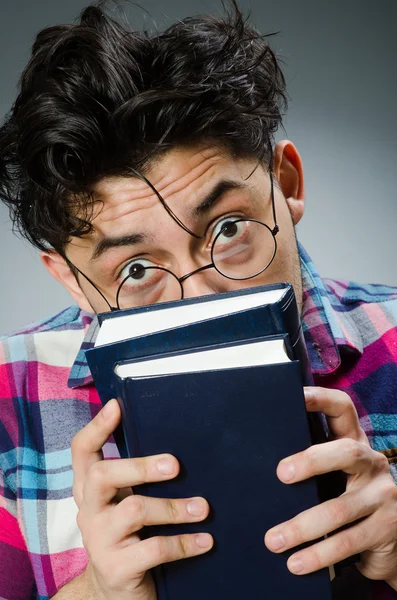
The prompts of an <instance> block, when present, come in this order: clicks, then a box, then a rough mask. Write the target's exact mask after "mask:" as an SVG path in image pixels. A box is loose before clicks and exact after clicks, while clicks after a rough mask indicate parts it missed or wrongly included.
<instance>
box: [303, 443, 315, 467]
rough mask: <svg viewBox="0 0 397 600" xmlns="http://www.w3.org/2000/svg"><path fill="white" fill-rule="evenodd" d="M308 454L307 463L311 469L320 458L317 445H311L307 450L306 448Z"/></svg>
mask: <svg viewBox="0 0 397 600" xmlns="http://www.w3.org/2000/svg"><path fill="white" fill-rule="evenodd" d="M305 454H306V463H307V466H308V468H309V469H311V470H312V469H315V468H316V465H317V460H318V451H317V446H310V447H309V448H308V449H307V450H305Z"/></svg>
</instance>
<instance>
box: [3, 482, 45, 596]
mask: <svg viewBox="0 0 397 600" xmlns="http://www.w3.org/2000/svg"><path fill="white" fill-rule="evenodd" d="M0 491H1V496H0V598H1V599H2V600H3V599H4V600H33V599H34V598H36V597H37V594H36V585H35V581H34V576H33V570H32V565H31V563H30V559H29V554H28V550H27V548H26V543H25V540H24V538H23V536H22V533H21V530H20V528H19V524H18V520H17V518H16V516H15V515H14V514H12V513H11V512H10V509H11V510H12V511H13V512H14V511H15V510H16V501H15V500H12V499H11V496H12V493H10V491H9V490H7V489H6V487H5V484H4V476H3V473H2V472H1V471H0ZM6 506H7V508H6Z"/></svg>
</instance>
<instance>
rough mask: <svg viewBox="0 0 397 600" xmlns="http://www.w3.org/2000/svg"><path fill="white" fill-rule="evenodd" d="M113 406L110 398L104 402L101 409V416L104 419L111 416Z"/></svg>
mask: <svg viewBox="0 0 397 600" xmlns="http://www.w3.org/2000/svg"><path fill="white" fill-rule="evenodd" d="M114 408H115V407H114V402H113V401H112V400H109V402H106V404H105V406H104V407H103V409H102V416H103V418H104V419H105V420H106V421H107V420H108V419H110V418H111V417H112V416H113V414H114Z"/></svg>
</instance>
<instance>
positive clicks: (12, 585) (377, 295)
mask: <svg viewBox="0 0 397 600" xmlns="http://www.w3.org/2000/svg"><path fill="white" fill-rule="evenodd" d="M300 251H301V265H302V275H303V282H304V304H303V313H302V318H303V327H304V332H305V337H306V341H307V348H308V352H309V357H310V361H311V365H312V369H313V373H314V376H315V381H316V383H317V384H318V385H322V386H325V387H329V388H338V389H341V390H344V391H345V392H347V393H348V394H349V396H350V397H351V398H352V400H353V402H354V404H355V406H356V408H357V411H358V414H359V417H360V422H361V426H362V427H363V429H364V430H365V432H366V434H367V436H368V438H369V440H370V443H371V445H372V447H373V448H374V449H376V450H380V451H382V452H384V453H386V455H387V456H388V457H389V460H390V463H391V470H392V473H393V475H394V476H395V477H396V479H397V469H395V467H397V448H396V446H397V414H394V413H395V409H394V403H395V402H396V400H397V391H396V383H397V289H393V288H390V287H385V286H382V285H367V286H360V285H357V284H355V283H352V282H342V281H331V280H321V279H320V278H319V276H318V275H317V272H316V270H315V268H314V265H313V264H312V262H311V261H310V258H309V257H308V256H307V254H306V253H305V251H304V250H303V249H302V248H301V249H300ZM96 330H97V324H96V319H94V318H93V315H90V314H88V313H84V312H82V311H80V310H79V309H78V308H77V307H71V308H69V309H67V310H65V311H63V312H62V313H60V314H58V315H56V316H55V317H52V318H51V319H49V320H47V321H44V322H42V323H39V324H36V325H33V326H31V327H29V328H28V329H25V330H24V331H21V332H19V333H16V334H15V335H12V336H9V337H6V338H3V339H2V341H1V342H0V598H1V599H6V600H29V599H33V598H38V599H40V600H45V599H47V598H50V597H52V596H53V595H54V594H55V593H56V592H57V591H58V590H59V589H60V588H61V587H62V586H63V585H65V584H66V583H67V582H68V581H70V580H71V579H73V578H74V577H76V576H77V575H78V574H80V573H81V572H82V571H83V570H84V568H85V566H86V563H87V556H86V552H85V550H84V547H83V544H82V539H81V535H80V532H79V529H78V527H77V524H76V514H77V508H76V505H75V503H74V500H73V496H72V480H73V473H72V466H71V451H70V442H71V439H72V437H73V436H74V435H75V434H76V433H77V432H78V431H79V430H80V429H81V428H82V427H84V426H85V425H86V424H87V423H88V422H89V421H90V420H91V419H92V418H93V417H94V415H95V414H97V412H98V410H99V409H100V401H99V398H98V395H97V393H96V390H95V388H94V386H93V383H92V379H91V376H90V373H89V370H88V367H87V363H86V361H85V354H84V351H85V350H86V349H87V348H88V347H91V346H92V345H93V342H94V339H95V335H96ZM396 412H397V411H396ZM104 455H105V458H112V457H115V456H117V449H116V447H115V445H114V444H113V443H107V444H106V445H105V447H104ZM373 588H374V590H373V596H372V597H373V598H378V599H380V598H382V599H383V600H386V599H389V598H390V599H392V598H394V599H396V598H397V593H394V592H393V591H392V590H391V588H389V587H388V586H387V585H386V584H384V583H382V582H380V583H376V584H374V585H373ZM375 589H376V590H377V591H375ZM349 598H350V596H349Z"/></svg>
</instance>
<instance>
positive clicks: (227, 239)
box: [66, 154, 279, 311]
mask: <svg viewBox="0 0 397 600" xmlns="http://www.w3.org/2000/svg"><path fill="white" fill-rule="evenodd" d="M137 175H139V174H138V173H137ZM144 179H145V181H146V183H148V185H149V187H151V188H152V189H153V191H154V192H155V193H156V195H157V196H158V198H159V199H160V201H161V203H162V204H163V206H164V207H165V208H166V210H167V212H168V213H169V215H170V216H171V218H172V219H173V220H174V221H175V222H176V223H178V225H179V226H180V227H182V228H183V229H184V230H185V231H186V232H187V233H189V234H190V235H192V236H193V237H195V238H197V239H203V237H204V236H200V235H197V234H195V233H193V232H192V231H190V229H188V228H187V227H186V226H185V225H184V224H183V223H182V222H181V221H180V220H179V218H178V217H176V215H175V214H174V213H173V212H172V211H171V209H170V208H169V207H168V206H167V204H166V203H165V201H164V200H163V199H162V197H161V195H160V194H159V193H158V192H157V190H156V189H155V188H154V186H152V184H151V183H150V182H149V181H148V180H146V178H144ZM270 190H271V202H272V212H273V221H274V226H273V228H272V229H271V228H270V227H269V226H268V225H266V223H263V222H262V221H259V220H257V219H248V218H244V219H243V218H236V217H230V219H229V218H227V217H226V218H225V219H224V221H223V224H222V227H221V229H220V230H219V232H218V233H217V234H216V236H215V238H214V241H213V243H212V247H211V262H210V263H209V264H208V265H204V266H203V267H199V268H198V269H195V270H194V271H191V272H190V273H187V274H186V275H183V276H182V277H177V275H175V273H173V272H172V271H170V270H169V269H166V268H165V267H160V266H156V265H150V266H147V265H145V262H148V261H146V260H145V259H136V260H135V261H131V263H130V264H129V265H128V273H127V275H126V276H125V277H124V279H123V280H122V282H121V283H120V285H119V288H118V290H117V293H116V306H112V305H111V304H110V302H109V300H108V299H107V298H106V296H105V295H104V294H103V293H102V292H101V290H100V289H99V288H98V287H97V286H96V285H95V283H94V282H93V281H91V279H90V278H89V277H87V275H85V274H84V273H83V272H82V271H80V269H78V268H77V267H76V266H75V265H73V263H71V262H70V261H69V260H68V259H67V258H66V261H67V263H68V264H69V266H70V268H71V269H72V270H74V271H75V272H78V273H79V274H80V275H82V276H83V277H84V278H85V279H86V280H87V281H88V282H89V283H90V284H91V285H92V286H93V287H94V288H95V289H96V291H97V292H98V294H100V295H101V296H102V298H103V300H104V301H105V302H106V304H107V305H108V307H109V309H110V310H112V311H115V310H123V309H128V308H136V307H138V306H145V305H147V304H156V303H158V302H170V301H173V300H182V299H183V297H184V292H183V282H184V281H186V279H188V277H191V276H192V275H196V274H197V273H201V272H203V271H206V270H208V269H214V270H215V271H217V272H218V273H219V274H220V275H222V276H223V277H226V278H227V279H231V280H235V281H244V280H247V279H253V278H254V277H257V276H258V275H260V274H261V273H263V272H264V271H265V270H266V269H267V268H268V267H269V266H270V264H271V263H272V262H273V259H274V257H275V255H276V251H277V242H276V235H277V233H278V232H279V227H278V225H277V218H276V206H275V200H274V181H273V154H271V161H270Z"/></svg>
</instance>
